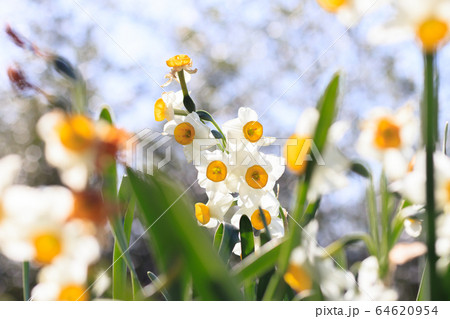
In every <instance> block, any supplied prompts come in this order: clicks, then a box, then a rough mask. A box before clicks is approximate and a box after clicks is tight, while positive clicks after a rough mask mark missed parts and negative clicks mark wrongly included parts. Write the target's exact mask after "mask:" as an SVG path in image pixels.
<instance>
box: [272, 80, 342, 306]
mask: <svg viewBox="0 0 450 319" xmlns="http://www.w3.org/2000/svg"><path fill="white" fill-rule="evenodd" d="M339 81H340V76H339V74H338V73H336V74H335V75H334V76H333V77H332V79H331V81H330V82H329V84H328V86H327V87H326V89H325V92H324V93H323V95H322V96H321V98H320V99H319V101H318V103H317V110H318V111H319V120H318V122H317V127H316V129H315V132H314V137H313V141H314V143H315V146H316V147H317V149H318V151H319V152H322V151H323V149H324V147H325V144H326V140H327V136H328V130H329V128H330V126H331V124H332V123H333V120H334V117H335V114H336V109H337V108H336V105H337V98H338V94H339ZM314 167H315V162H314V161H310V162H308V165H307V166H306V171H305V174H304V177H303V176H302V177H300V178H299V182H298V185H297V198H296V201H295V208H294V211H293V214H292V218H293V222H291V223H290V226H289V232H288V239H287V241H286V243H285V244H284V245H283V246H282V250H281V252H280V256H279V261H278V268H277V272H276V274H275V275H274V276H273V277H272V279H271V281H270V283H269V286H268V288H267V291H266V294H265V296H264V299H265V300H273V299H277V298H274V297H275V294H276V292H277V291H280V289H279V287H280V283H281V281H282V277H283V274H284V273H285V271H286V269H287V267H288V262H289V258H290V255H291V252H292V250H293V249H294V247H295V246H296V245H297V244H298V243H299V240H300V238H301V227H300V226H302V224H300V222H301V221H300V218H301V217H302V215H303V213H304V210H305V204H306V198H307V194H308V188H309V183H310V180H311V178H312V174H313V170H314ZM304 225H305V224H303V226H304ZM277 297H281V296H277ZM278 299H279V298H278Z"/></svg>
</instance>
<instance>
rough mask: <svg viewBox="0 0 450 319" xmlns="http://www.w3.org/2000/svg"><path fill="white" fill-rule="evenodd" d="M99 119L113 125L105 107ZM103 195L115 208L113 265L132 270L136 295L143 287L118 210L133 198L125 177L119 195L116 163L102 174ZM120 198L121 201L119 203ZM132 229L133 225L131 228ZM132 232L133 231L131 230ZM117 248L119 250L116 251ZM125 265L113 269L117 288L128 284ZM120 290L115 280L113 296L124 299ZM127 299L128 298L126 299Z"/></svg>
mask: <svg viewBox="0 0 450 319" xmlns="http://www.w3.org/2000/svg"><path fill="white" fill-rule="evenodd" d="M99 119H102V120H106V121H108V122H109V123H111V124H112V116H111V113H110V111H109V110H108V108H107V107H104V108H103V109H102V111H101V112H100V117H99ZM102 173H103V174H102V177H103V180H102V193H103V198H104V200H105V202H107V203H109V204H111V207H114V208H113V210H112V211H111V212H110V214H109V223H110V225H111V230H112V233H113V236H114V250H115V251H114V252H113V265H114V264H115V263H116V262H122V261H124V262H125V263H126V265H127V267H128V269H129V270H130V273H131V280H132V286H133V293H134V294H136V293H138V292H139V290H140V289H141V286H140V284H139V279H138V276H137V273H136V270H135V269H134V265H133V261H132V260H131V256H130V254H129V252H128V245H129V236H127V234H126V233H125V229H124V226H123V225H122V218H121V215H120V212H119V210H118V207H119V204H120V203H121V202H127V201H128V200H129V199H130V198H131V197H129V196H128V195H127V194H130V191H129V188H130V186H129V184H128V179H127V178H126V177H124V178H123V179H122V183H121V185H120V189H119V194H118V193H117V164H116V161H114V160H111V161H110V162H109V163H108V165H107V166H106V167H105V168H104V170H103V172H102ZM119 198H120V201H119ZM133 214H134V212H133ZM129 227H131V225H130V226H129ZM130 231H131V230H130ZM116 248H117V250H116ZM121 266H123V265H120V264H119V265H118V266H117V267H118V269H117V267H116V273H115V272H114V269H113V276H114V274H116V275H117V276H119V277H117V282H116V283H115V284H116V288H117V286H118V287H124V286H123V284H124V283H125V282H126V279H125V280H124V278H123V276H124V273H125V276H126V269H124V267H121ZM119 289H120V288H117V289H114V280H113V295H114V290H116V296H117V297H118V298H119V295H120V297H121V298H123V297H124V295H123V294H122V293H120V292H119V295H117V292H118V291H119ZM125 298H126V297H125Z"/></svg>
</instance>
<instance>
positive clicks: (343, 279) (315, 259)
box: [284, 220, 355, 300]
mask: <svg viewBox="0 0 450 319" xmlns="http://www.w3.org/2000/svg"><path fill="white" fill-rule="evenodd" d="M317 231H318V223H317V220H312V221H311V222H310V223H309V224H308V225H307V226H306V227H305V229H304V234H303V236H302V244H301V246H299V247H297V248H295V249H294V250H293V251H292V254H291V258H290V261H289V266H288V269H287V271H286V273H285V274H284V281H285V282H286V283H287V284H288V285H289V286H290V287H291V288H292V289H294V290H295V291H296V292H297V293H300V294H302V293H306V292H307V291H309V290H312V289H315V288H317V287H319V288H320V290H321V292H322V294H323V296H324V297H325V299H326V300H347V298H348V295H349V294H351V293H352V291H353V290H354V286H355V279H354V277H353V275H352V274H351V273H350V272H347V271H344V270H341V269H339V268H337V267H336V266H335V265H334V262H333V260H331V259H330V258H327V257H328V256H323V255H324V249H323V248H321V247H319V246H318V245H317V242H316V236H317Z"/></svg>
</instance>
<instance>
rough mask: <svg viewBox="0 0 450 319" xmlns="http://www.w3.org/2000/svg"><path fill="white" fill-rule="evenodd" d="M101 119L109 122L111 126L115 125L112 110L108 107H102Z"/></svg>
mask: <svg viewBox="0 0 450 319" xmlns="http://www.w3.org/2000/svg"><path fill="white" fill-rule="evenodd" d="M99 118H100V119H101V120H104V121H106V122H108V123H109V124H113V117H112V110H111V108H110V107H109V106H108V105H103V106H102V110H101V112H100V116H99Z"/></svg>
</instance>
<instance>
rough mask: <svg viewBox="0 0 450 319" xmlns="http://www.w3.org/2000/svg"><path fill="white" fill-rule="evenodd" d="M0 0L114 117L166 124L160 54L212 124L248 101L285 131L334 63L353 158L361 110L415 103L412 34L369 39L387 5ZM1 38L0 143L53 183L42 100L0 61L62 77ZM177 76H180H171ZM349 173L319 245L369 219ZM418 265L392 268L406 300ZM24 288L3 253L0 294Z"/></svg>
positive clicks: (31, 179)
mask: <svg viewBox="0 0 450 319" xmlns="http://www.w3.org/2000/svg"><path fill="white" fill-rule="evenodd" d="M0 8H1V10H0V23H1V24H2V26H3V25H6V23H9V24H10V25H11V26H12V27H14V28H15V29H16V30H17V31H18V32H20V33H22V34H23V35H24V36H26V37H28V38H29V39H30V40H31V41H33V42H34V43H36V44H37V45H38V46H39V47H41V49H46V50H49V51H52V52H56V53H58V54H59V55H62V56H64V57H66V58H67V59H68V60H69V61H71V62H72V63H73V64H76V65H77V66H78V67H79V68H80V70H81V72H82V74H83V76H84V77H85V79H86V80H87V85H88V89H89V103H88V108H89V110H90V112H92V114H97V112H98V110H99V107H100V106H101V105H103V104H108V105H110V106H111V108H112V109H113V111H114V113H115V115H116V122H117V125H118V126H120V127H123V128H125V129H127V130H129V131H131V132H138V131H140V130H142V129H145V128H151V129H153V130H156V131H162V128H163V124H161V123H158V122H155V121H154V118H153V105H154V102H155V101H156V99H158V98H159V97H160V96H161V93H162V92H163V89H162V88H161V87H160V84H162V83H164V81H165V80H164V75H165V74H166V73H167V72H168V68H167V67H166V65H165V60H167V59H168V58H170V57H171V56H173V55H175V54H188V55H189V56H190V57H191V58H192V59H193V61H194V67H196V68H198V73H197V74H195V75H194V76H193V77H192V81H191V82H190V83H189V89H190V90H191V91H192V97H193V98H194V99H195V101H196V103H197V104H198V105H199V106H201V108H203V109H206V110H209V111H210V112H211V113H213V115H214V116H215V118H216V120H217V121H218V122H219V123H223V122H224V121H226V120H228V119H231V118H233V117H235V116H236V114H237V110H238V108H239V107H241V106H248V107H252V108H254V109H255V110H256V111H257V112H258V113H259V114H260V116H262V117H261V119H260V122H262V123H263V125H264V131H265V133H266V135H270V136H276V137H280V138H286V137H288V136H289V135H290V134H291V133H292V132H293V130H294V128H295V125H296V121H297V118H298V117H299V115H300V114H301V112H302V110H303V109H305V108H306V107H309V106H314V105H315V102H316V100H317V99H318V97H319V95H320V93H321V91H322V90H323V88H324V87H325V85H326V83H327V81H328V80H329V79H330V77H331V75H332V74H333V73H334V72H336V71H337V70H340V71H342V72H343V74H344V81H343V83H344V85H343V88H342V99H341V101H340V104H341V107H340V111H339V119H342V120H346V121H349V122H350V123H351V126H350V130H349V132H348V133H347V134H346V135H345V137H344V139H343V140H342V142H341V146H342V150H343V152H344V153H345V154H346V155H348V156H349V157H350V158H357V157H359V155H357V154H356V153H355V151H354V147H353V146H354V143H355V140H356V138H357V135H358V124H357V121H358V120H359V119H361V118H363V117H364V116H365V114H366V113H367V112H368V111H369V110H370V108H371V107H375V106H386V107H389V108H397V107H399V106H401V105H402V104H403V103H405V102H406V101H408V100H410V99H411V100H413V101H415V102H416V103H419V96H420V92H421V87H422V84H421V83H420V81H421V72H422V71H421V70H422V60H421V54H420V51H419V50H418V49H417V48H416V46H415V45H414V43H413V42H404V43H401V44H395V45H389V46H385V47H374V46H372V45H370V44H369V42H368V40H367V33H368V31H369V29H370V28H371V26H373V25H374V24H376V23H377V22H379V21H382V20H383V19H384V18H386V16H388V15H389V14H390V12H381V13H380V12H379V13H373V14H370V15H367V16H365V17H363V19H362V20H361V22H360V23H359V24H358V25H356V26H354V27H353V28H351V29H349V30H347V28H346V27H345V26H344V25H342V24H341V23H340V22H339V21H338V20H337V19H336V17H335V16H333V15H331V14H329V13H327V12H325V11H324V10H322V9H321V8H320V7H319V6H318V4H317V3H316V1H315V0H271V1H257V0H246V1H243V0H242V1H241V0H231V1H217V0H197V1H193V0H172V1H156V0H146V1H145V0H127V1H112V0H98V1H87V0H52V1H45V0H15V1H14V2H3V3H1V4H0ZM0 44H1V48H2V53H1V54H0V132H1V134H0V156H4V155H6V154H9V153H19V154H21V155H22V156H23V157H24V158H25V162H24V165H23V171H22V175H21V179H22V182H25V181H26V182H28V183H31V184H33V185H39V184H53V183H58V179H57V177H56V175H55V174H54V171H53V170H52V169H50V168H48V167H47V166H46V165H45V163H44V160H43V158H42V149H41V147H40V142H39V140H38V138H37V137H36V134H35V130H34V124H35V123H36V121H37V119H38V118H39V116H40V114H42V113H43V112H45V110H46V109H47V107H46V105H45V101H44V100H42V99H41V98H39V97H38V98H36V97H35V96H28V97H25V98H24V97H23V96H20V95H19V94H18V93H17V92H15V91H14V90H13V89H12V87H11V85H10V83H9V81H8V77H7V74H6V69H7V67H8V66H9V65H11V64H14V63H17V64H18V65H20V66H21V67H22V68H23V70H24V71H25V72H26V74H27V75H28V77H29V79H30V81H31V82H33V83H35V84H37V85H39V86H40V87H41V88H42V89H44V90H45V91H47V92H49V93H52V94H56V93H58V94H63V95H64V92H66V91H67V86H68V84H67V83H66V82H65V80H64V79H63V78H61V76H60V75H58V74H56V73H55V72H53V71H51V70H48V69H47V67H46V65H45V63H44V62H43V61H42V60H40V59H37V58H36V57H34V56H33V55H32V54H31V53H29V52H25V51H23V50H21V49H19V48H17V47H16V46H14V44H12V43H11V42H10V41H9V39H8V38H7V36H6V34H5V33H1V34H0ZM448 60H450V51H449V49H444V50H442V51H441V53H440V63H442V64H443V65H442V66H443V70H444V72H442V75H441V88H442V89H441V101H440V103H441V104H440V105H441V110H442V111H441V112H442V115H441V119H443V121H445V119H448V118H450V111H449V108H448V106H449V104H450V90H448V89H446V87H449V86H448V85H447V84H449V83H450V73H448V72H445V69H446V68H445V61H448ZM1 70H3V71H1ZM178 89H179V88H178V87H177V84H176V83H174V84H172V85H171V86H169V87H168V88H166V90H174V91H176V90H178ZM443 124H444V122H442V123H440V126H441V128H442V127H443ZM272 151H274V152H277V150H276V149H272ZM371 164H372V165H374V168H375V169H376V168H377V166H376V163H371ZM170 165H171V167H178V168H179V169H180V170H181V171H179V173H178V175H177V176H178V178H179V179H180V180H181V181H182V182H183V183H186V185H189V184H190V183H192V181H194V180H195V178H196V172H195V169H194V168H193V167H191V166H187V165H184V163H183V159H182V158H180V159H179V161H174V162H173V163H171V164H170ZM180 172H181V173H180ZM349 178H350V183H349V185H348V187H346V188H345V189H343V190H341V191H338V192H336V193H334V194H332V195H328V196H326V197H325V198H324V199H323V201H322V203H321V208H320V211H319V213H318V218H319V221H320V232H319V239H318V240H319V243H320V244H322V245H327V244H329V243H330V242H331V241H333V240H335V239H337V238H339V237H341V236H342V235H345V234H347V233H350V232H353V231H364V230H366V228H367V227H366V213H365V207H364V202H363V199H364V185H365V184H364V181H363V180H362V179H360V178H359V177H358V176H356V175H351V174H350V175H349ZM188 183H189V184H188ZM294 185H295V179H294V177H293V176H290V175H289V174H288V173H286V174H285V175H284V176H283V178H282V179H281V180H280V186H281V193H280V198H281V201H282V204H283V205H284V206H285V207H287V208H289V207H290V205H291V203H290V199H291V196H290V195H291V193H292V190H293V187H294ZM193 196H198V199H203V198H202V196H204V195H202V194H201V192H200V191H199V190H198V188H197V189H195V188H194V191H193ZM133 231H134V236H135V238H136V237H137V236H138V235H139V234H140V232H142V231H143V229H142V227H141V226H140V224H139V223H138V222H137V221H136V224H135V225H134V230H133ZM132 240H133V238H132ZM111 243H112V241H111V240H109V239H108V238H105V246H104V251H105V254H104V258H103V259H102V262H101V263H100V264H99V265H98V266H97V268H98V271H101V270H102V269H106V268H107V267H108V266H109V264H110V260H111V258H110V257H111V256H110V251H111ZM132 254H133V258H134V261H135V263H136V268H137V269H138V271H139V272H140V273H142V274H143V276H142V280H145V274H146V271H147V270H149V269H151V268H152V267H153V265H152V264H151V260H150V259H149V258H148V255H147V253H146V247H145V244H144V242H142V243H141V242H139V243H138V244H137V245H135V246H134V248H133V249H132ZM348 254H349V261H350V262H351V263H353V262H355V261H357V260H361V259H362V258H363V257H364V256H365V255H364V254H366V252H365V251H364V249H363V248H362V247H359V246H358V245H355V246H354V247H353V248H351V249H350V250H349V251H348ZM419 276H420V275H419V274H418V271H417V261H415V262H412V263H410V264H407V265H405V266H403V267H402V268H400V269H398V270H397V272H396V275H395V278H396V286H397V288H398V289H399V290H400V293H401V296H402V298H401V299H412V298H414V297H415V289H417V286H418V281H419ZM406 282H409V284H406ZM20 287H21V279H20V265H19V264H14V263H11V262H8V261H7V260H6V259H5V258H4V257H2V256H0V300H1V299H20V296H21V288H20Z"/></svg>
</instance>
